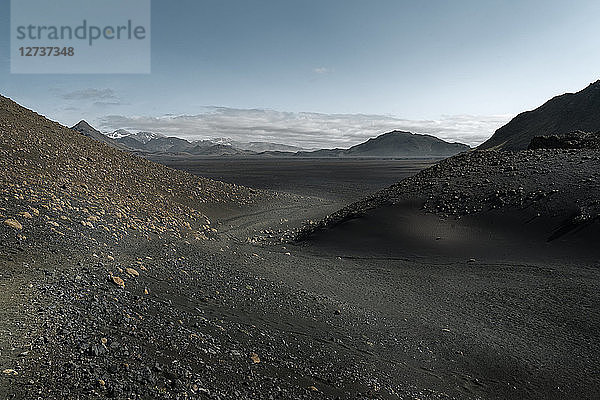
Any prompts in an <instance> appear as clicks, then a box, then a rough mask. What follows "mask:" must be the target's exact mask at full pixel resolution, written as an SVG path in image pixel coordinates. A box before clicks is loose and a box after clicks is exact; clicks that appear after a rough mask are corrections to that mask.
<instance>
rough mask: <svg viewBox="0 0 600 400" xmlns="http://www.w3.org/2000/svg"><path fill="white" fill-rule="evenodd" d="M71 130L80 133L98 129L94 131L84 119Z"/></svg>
mask: <svg viewBox="0 0 600 400" xmlns="http://www.w3.org/2000/svg"><path fill="white" fill-rule="evenodd" d="M71 129H73V130H76V131H78V132H79V131H80V130H86V131H87V130H93V131H95V130H96V129H94V128H93V127H92V126H91V125H90V124H88V122H87V121H86V120H84V119H82V120H81V121H79V122H78V123H77V124H75V125H74V126H73V127H72V128H71Z"/></svg>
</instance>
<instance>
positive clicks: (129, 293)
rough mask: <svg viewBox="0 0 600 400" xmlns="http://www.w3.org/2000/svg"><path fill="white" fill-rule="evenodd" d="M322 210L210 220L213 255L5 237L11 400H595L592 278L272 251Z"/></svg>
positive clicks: (325, 202) (0, 280)
mask: <svg viewBox="0 0 600 400" xmlns="http://www.w3.org/2000/svg"><path fill="white" fill-rule="evenodd" d="M382 187H384V186H382ZM318 194H319V193H315V191H314V190H312V191H311V192H310V196H309V195H306V196H300V195H298V194H294V195H286V196H281V197H278V198H277V200H275V201H274V200H269V201H268V202H263V203H260V202H258V203H256V204H255V205H253V206H249V207H245V208H243V209H240V210H236V211H232V210H222V209H219V208H218V207H215V208H214V209H212V210H208V211H206V212H207V214H208V215H209V216H210V217H211V219H212V220H213V221H214V223H213V225H214V226H216V228H217V230H218V232H219V233H218V235H217V236H216V238H214V239H212V240H204V241H187V240H185V239H172V240H171V239H166V238H163V239H158V238H155V239H152V240H142V239H136V240H126V241H123V242H121V243H120V244H114V243H111V242H108V241H106V240H105V239H104V238H103V237H102V236H98V237H92V238H90V239H89V240H87V241H85V242H84V243H79V242H77V243H75V242H73V243H71V242H67V241H64V240H63V241H61V240H58V239H52V240H51V238H46V237H38V238H35V239H36V241H37V242H38V244H39V245H38V246H33V247H26V246H23V245H21V244H19V242H18V241H15V240H13V238H10V237H8V235H10V233H7V234H6V235H5V237H4V239H5V240H4V241H3V242H2V243H3V245H2V247H0V253H1V257H2V258H1V260H2V263H1V270H0V275H1V276H0V288H2V290H1V291H0V320H1V321H2V324H1V328H0V350H1V352H0V398H3V399H4V398H8V399H13V398H14V399H24V398H27V399H28V398H44V399H46V398H101V397H113V398H190V397H191V398H215V399H217V398H220V399H229V398H236V399H244V398H248V399H257V398H261V399H262V398H265V399H269V398H282V399H288V398H293V399H296V398H382V399H397V398H400V399H404V398H408V399H412V398H415V399H416V398H418V399H450V398H459V399H462V398H465V399H477V398H484V399H488V398H502V399H505V398H515V399H521V398H539V399H549V398H573V399H575V398H577V399H583V398H590V399H591V398H598V397H599V396H600V378H599V376H600V375H599V374H598V367H597V360H598V359H599V358H600V341H598V340H597V339H598V333H597V332H598V331H599V329H600V272H599V271H598V269H597V268H596V267H597V266H596V265H591V264H589V263H588V264H580V263H577V262H575V261H573V262H560V263H550V262H545V263H543V264H540V263H536V262H528V263H510V264H507V263H499V262H493V263H491V262H483V261H478V260H476V259H472V257H471V255H470V254H467V253H465V254H464V256H463V255H458V256H457V257H456V258H453V259H451V260H450V259H448V260H444V259H428V258H427V257H426V255H423V256H415V257H413V256H410V257H409V256H406V257H395V258H381V257H376V256H371V255H368V254H365V255H357V254H355V252H354V251H352V250H353V249H348V251H344V250H343V248H342V250H340V248H339V247H338V248H337V249H336V250H331V249H327V250H326V251H325V250H324V249H322V248H320V247H318V246H313V245H311V244H310V243H305V244H300V245H292V244H288V243H282V242H278V238H279V237H280V236H281V233H282V232H285V231H286V230H288V229H290V228H292V227H296V226H298V225H300V224H301V222H302V221H305V220H318V219H320V218H322V217H324V216H325V215H327V214H330V213H331V212H333V211H335V210H336V209H338V208H339V207H340V205H341V203H342V201H346V199H345V198H344V199H341V198H338V197H335V196H331V187H328V188H327V190H326V191H325V192H323V196H318ZM344 196H347V194H344ZM127 268H129V270H127ZM132 270H133V271H132ZM109 274H112V276H119V277H121V278H123V279H124V285H125V286H124V288H121V287H119V286H118V285H116V284H115V283H114V281H113V280H112V278H111V277H110V275H109ZM2 371H4V372H2Z"/></svg>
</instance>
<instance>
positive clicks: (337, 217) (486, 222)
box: [299, 149, 600, 262]
mask: <svg viewBox="0 0 600 400" xmlns="http://www.w3.org/2000/svg"><path fill="white" fill-rule="evenodd" d="M599 175H600V153H599V152H598V151H596V150H556V149H551V150H547V149H541V150H535V151H523V152H517V153H508V152H495V151H477V152H471V153H467V154H463V155H459V156H456V157H453V158H451V159H448V160H445V161H442V162H440V163H439V164H437V165H436V166H434V167H431V168H429V169H427V170H425V171H423V172H421V173H419V174H418V175H416V176H415V177H412V178H408V179H406V180H404V181H402V182H400V183H399V184H397V185H395V186H392V187H390V188H389V189H386V190H383V191H381V192H379V193H377V194H375V195H373V196H372V197H370V198H367V199H365V200H363V201H361V202H357V203H355V204H353V205H351V206H349V207H346V208H344V209H342V210H340V211H339V212H337V213H335V214H333V215H331V216H329V217H328V218H326V219H325V220H323V221H321V222H320V223H318V224H317V225H314V226H310V227H307V228H306V229H305V230H304V231H301V232H300V234H299V238H301V239H302V238H308V241H309V242H311V243H312V244H313V245H314V246H323V247H324V248H327V249H330V250H331V251H335V250H334V249H338V252H340V253H341V254H361V253H362V254H372V255H377V254H378V255H380V256H385V257H423V258H427V257H431V256H436V257H444V258H446V257H450V258H458V259H466V260H468V259H471V258H477V259H480V260H486V261H498V260H503V261H507V262H510V261H525V260H527V261H543V262H554V261H556V262H559V261H564V260H569V259H571V260H572V259H573V257H575V258H576V259H577V260H586V261H598V260H600V250H599V248H598V247H597V246H595V245H594V243H595V241H596V238H597V237H599V236H598V234H599V233H600V218H599V217H598V215H599V212H600V201H599V200H598V199H599V196H600V185H599V182H598V176H599ZM313 232H314V233H313Z"/></svg>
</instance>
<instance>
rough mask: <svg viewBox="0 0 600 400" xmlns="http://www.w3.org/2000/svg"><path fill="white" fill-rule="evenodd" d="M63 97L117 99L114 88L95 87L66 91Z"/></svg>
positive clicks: (69, 98)
mask: <svg viewBox="0 0 600 400" xmlns="http://www.w3.org/2000/svg"><path fill="white" fill-rule="evenodd" d="M61 97H62V98H63V99H65V100H94V101H98V102H102V101H106V100H116V99H117V95H116V93H115V91H114V90H112V89H93V88H89V89H82V90H75V91H73V92H68V93H64V94H62V95H61Z"/></svg>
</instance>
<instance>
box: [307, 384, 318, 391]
mask: <svg viewBox="0 0 600 400" xmlns="http://www.w3.org/2000/svg"><path fill="white" fill-rule="evenodd" d="M308 389H309V390H311V391H313V392H318V391H319V389H317V388H316V386H314V385H311V386H309V387H308Z"/></svg>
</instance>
